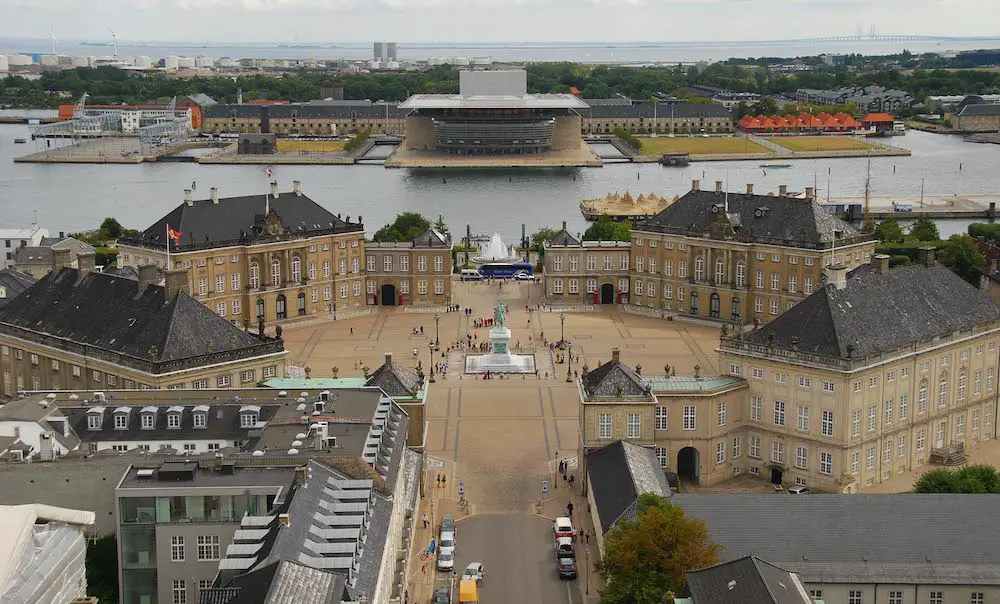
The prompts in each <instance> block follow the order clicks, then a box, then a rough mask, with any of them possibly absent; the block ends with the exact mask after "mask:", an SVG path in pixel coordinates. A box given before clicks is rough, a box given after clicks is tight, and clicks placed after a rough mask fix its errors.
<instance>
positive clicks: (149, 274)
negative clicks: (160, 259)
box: [136, 264, 160, 297]
mask: <svg viewBox="0 0 1000 604" xmlns="http://www.w3.org/2000/svg"><path fill="white" fill-rule="evenodd" d="M138 273H139V290H138V291H137V292H136V294H137V295H136V297H139V296H141V295H142V292H144V291H146V288H147V287H149V286H150V285H156V284H157V283H159V282H160V269H159V268H157V267H156V265H155V264H146V265H143V266H140V267H139V270H138Z"/></svg>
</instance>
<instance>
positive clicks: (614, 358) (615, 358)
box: [611, 181, 698, 363]
mask: <svg viewBox="0 0 1000 604" xmlns="http://www.w3.org/2000/svg"><path fill="white" fill-rule="evenodd" d="M695 182H698V181H695ZM620 360H621V351H620V350H618V348H617V347H616V348H612V349H611V362H612V363H618V362H619V361H620Z"/></svg>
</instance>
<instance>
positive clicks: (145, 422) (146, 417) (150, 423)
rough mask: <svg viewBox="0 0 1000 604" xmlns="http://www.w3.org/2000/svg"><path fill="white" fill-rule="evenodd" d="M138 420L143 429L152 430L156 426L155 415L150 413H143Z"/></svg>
mask: <svg viewBox="0 0 1000 604" xmlns="http://www.w3.org/2000/svg"><path fill="white" fill-rule="evenodd" d="M139 421H140V422H141V426H142V429H143V430H152V429H153V428H155V427H156V415H154V414H152V413H143V414H142V415H141V416H140V420H139Z"/></svg>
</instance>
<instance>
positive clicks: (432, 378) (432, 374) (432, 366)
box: [427, 342, 434, 384]
mask: <svg viewBox="0 0 1000 604" xmlns="http://www.w3.org/2000/svg"><path fill="white" fill-rule="evenodd" d="M427 349H428V350H430V353H431V377H430V382H431V383H432V384H433V383H434V342H428V343H427Z"/></svg>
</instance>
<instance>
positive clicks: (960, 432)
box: [955, 413, 965, 436]
mask: <svg viewBox="0 0 1000 604" xmlns="http://www.w3.org/2000/svg"><path fill="white" fill-rule="evenodd" d="M955 435H956V436H964V435H965V414H964V413H963V414H962V415H959V416H958V417H956V418H955Z"/></svg>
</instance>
